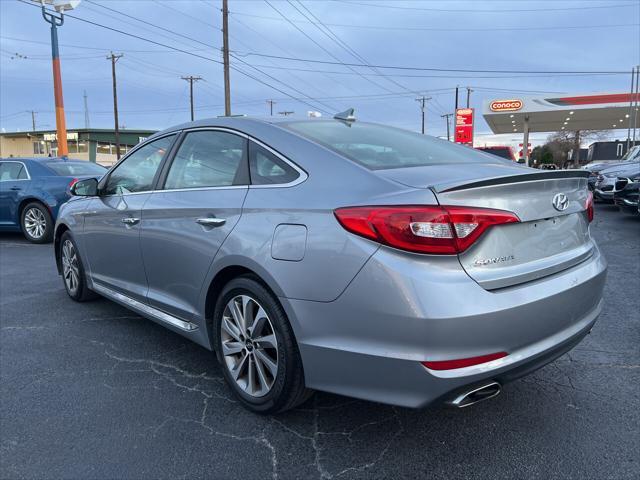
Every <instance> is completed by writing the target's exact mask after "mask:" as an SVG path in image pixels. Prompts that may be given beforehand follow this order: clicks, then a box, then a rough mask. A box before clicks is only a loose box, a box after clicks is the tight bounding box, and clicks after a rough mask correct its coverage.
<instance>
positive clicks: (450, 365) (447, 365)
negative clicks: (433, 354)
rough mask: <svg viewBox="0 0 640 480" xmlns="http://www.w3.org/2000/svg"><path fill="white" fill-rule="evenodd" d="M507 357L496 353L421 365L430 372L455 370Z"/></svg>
mask: <svg viewBox="0 0 640 480" xmlns="http://www.w3.org/2000/svg"><path fill="white" fill-rule="evenodd" d="M507 355H508V354H507V352H496V353H490V354H488V355H481V356H479V357H470V358H456V359H454V360H439V361H435V362H421V363H422V365H424V366H425V367H427V368H428V369H430V370H455V369H456V368H464V367H471V366H473V365H480V364H481V363H487V362H491V361H493V360H497V359H499V358H504V357H506V356H507Z"/></svg>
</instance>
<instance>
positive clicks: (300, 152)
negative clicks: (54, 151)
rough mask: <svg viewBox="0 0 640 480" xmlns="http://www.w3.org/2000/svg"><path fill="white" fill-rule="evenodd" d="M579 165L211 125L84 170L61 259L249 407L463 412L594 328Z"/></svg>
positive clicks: (598, 290) (240, 121) (598, 284)
mask: <svg viewBox="0 0 640 480" xmlns="http://www.w3.org/2000/svg"><path fill="white" fill-rule="evenodd" d="M587 176H588V173H587V172H582V171H575V170H574V171H557V172H541V171H540V170H535V169H529V168H525V167H522V166H519V165H515V164H514V163H513V162H510V161H504V160H502V159H500V158H498V157H496V156H493V155H487V154H484V153H481V152H478V151H476V150H472V149H470V148H467V147H462V146H457V145H454V144H451V143H449V142H446V141H442V140H438V139H435V138H432V137H428V136H424V135H419V134H416V133H412V132H408V131H404V130H400V129H396V128H391V127H386V126H382V125H376V124H370V123H361V122H358V121H353V119H352V118H350V117H345V118H341V119H339V120H334V119H326V120H325V119H309V120H291V119H288V118H280V119H275V118H270V119H268V120H258V119H249V118H219V119H212V120H203V121H197V122H194V123H189V124H185V125H180V126H177V127H175V128H171V129H169V130H166V131H164V132H161V133H159V134H156V135H154V136H153V137H151V138H149V139H148V140H147V141H145V142H144V143H142V144H141V145H139V146H138V147H137V148H135V149H133V150H132V151H130V152H129V153H128V154H127V155H126V156H125V157H124V158H123V159H122V160H121V161H120V162H119V163H118V164H116V165H115V166H114V167H112V168H111V170H110V171H109V172H108V173H107V174H106V175H105V176H104V177H103V178H102V179H101V180H100V182H98V181H96V180H83V181H81V182H78V183H76V184H75V186H74V189H73V192H74V194H75V195H76V197H75V198H74V199H72V200H71V201H69V202H68V203H67V204H65V206H64V207H63V209H62V211H61V212H60V216H59V219H58V222H57V225H56V229H55V252H56V260H57V264H58V268H59V271H60V273H61V274H62V276H63V279H64V285H65V287H66V290H67V292H68V294H69V295H70V296H71V298H73V299H74V300H78V301H83V300H86V299H88V298H90V297H91V296H92V295H93V294H95V293H98V294H100V295H102V296H104V297H107V298H109V299H112V300H113V301H116V302H118V303H120V304H122V305H124V306H126V307H127V308H130V309H131V310H134V311H135V312H137V313H139V314H140V315H143V316H145V317H148V318H150V319H151V320H153V321H156V322H158V323H160V324H162V325H164V326H166V327H167V328H169V329H171V330H173V331H175V332H178V333H180V334H181V335H184V336H185V337H187V338H190V339H191V340H193V341H195V342H197V343H199V344H200V345H202V346H204V347H205V348H208V349H211V350H215V352H216V355H217V358H218V361H219V362H220V363H221V365H222V370H223V372H224V375H225V377H226V380H227V381H228V384H229V386H230V388H231V389H232V390H233V391H234V392H235V395H237V397H238V398H239V399H240V400H241V402H242V403H243V404H244V405H245V406H246V407H248V408H249V409H251V410H253V411H256V412H262V413H272V412H279V411H283V410H286V409H289V408H292V407H295V406H296V405H298V404H300V403H301V402H303V401H304V400H305V399H306V398H308V396H309V394H310V392H311V391H312V390H323V391H328V392H334V393H338V394H342V395H348V396H352V397H357V398H362V399H367V400H373V401H378V402H384V403H390V404H395V405H402V406H408V407H423V406H426V405H428V404H431V403H434V402H446V403H450V404H452V405H455V406H458V407H464V406H467V405H471V404H473V403H475V402H477V401H479V400H482V399H485V398H489V397H492V396H495V395H496V394H498V393H499V392H500V389H501V388H502V385H504V384H505V383H507V382H509V381H511V380H513V379H515V378H518V377H520V376H522V375H525V374H527V373H530V372H532V371H534V370H536V369H537V368H540V367H541V366H543V365H545V364H547V363H548V362H551V361H552V360H554V359H555V358H557V357H559V356H560V355H562V354H563V353H565V352H567V351H568V350H570V349H571V348H572V347H574V346H575V345H576V344H577V343H578V342H580V340H581V339H582V338H583V337H584V336H585V335H586V334H587V333H588V332H589V331H590V330H591V328H592V327H593V325H594V323H595V321H596V318H597V317H598V315H599V313H600V309H601V305H602V300H601V299H602V292H603V286H604V282H605V274H606V262H605V259H604V258H603V257H602V255H601V253H600V251H599V250H598V247H597V246H596V244H595V243H594V241H593V239H592V238H591V235H590V232H589V223H590V221H591V220H592V218H593V206H592V201H591V196H590V194H589V193H588V191H587Z"/></svg>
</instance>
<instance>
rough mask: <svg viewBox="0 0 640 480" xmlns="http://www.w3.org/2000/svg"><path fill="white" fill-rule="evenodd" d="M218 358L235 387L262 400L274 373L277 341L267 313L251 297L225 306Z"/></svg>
mask: <svg viewBox="0 0 640 480" xmlns="http://www.w3.org/2000/svg"><path fill="white" fill-rule="evenodd" d="M220 336H221V345H222V355H223V357H224V361H225V364H226V366H227V368H228V370H229V373H230V374H231V377H232V378H233V380H234V381H235V382H236V384H237V385H238V387H240V389H242V390H243V391H244V392H245V393H247V394H248V395H251V396H253V397H263V396H264V395H266V394H267V393H269V391H270V390H271V388H272V387H273V384H274V382H275V380H276V376H277V373H278V341H277V339H276V335H275V332H274V330H273V325H272V324H271V321H270V320H269V316H268V315H267V312H266V311H265V310H264V309H263V308H262V306H261V305H260V304H259V303H258V302H257V301H256V300H255V299H254V298H252V297H250V296H248V295H237V296H235V297H233V298H232V299H231V300H230V301H229V302H228V303H227V305H226V307H225V309H224V312H223V314H222V322H221V328H220Z"/></svg>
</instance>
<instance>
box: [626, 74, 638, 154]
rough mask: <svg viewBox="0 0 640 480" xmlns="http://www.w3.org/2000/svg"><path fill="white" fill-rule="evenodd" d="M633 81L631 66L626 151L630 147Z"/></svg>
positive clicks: (634, 77) (634, 75)
mask: <svg viewBox="0 0 640 480" xmlns="http://www.w3.org/2000/svg"><path fill="white" fill-rule="evenodd" d="M635 82H636V67H633V68H632V69H631V94H630V95H629V113H628V114H627V117H628V118H629V126H628V128H627V152H628V151H629V148H630V147H631V124H632V123H633V92H634V91H635V89H636V87H635ZM634 126H635V125H634Z"/></svg>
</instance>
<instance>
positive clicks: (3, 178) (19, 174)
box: [0, 162, 29, 182]
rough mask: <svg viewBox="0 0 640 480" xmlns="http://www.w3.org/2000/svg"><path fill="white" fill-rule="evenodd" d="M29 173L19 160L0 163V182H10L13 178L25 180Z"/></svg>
mask: <svg viewBox="0 0 640 480" xmlns="http://www.w3.org/2000/svg"><path fill="white" fill-rule="evenodd" d="M28 178H29V175H28V174H27V169H26V168H25V167H24V165H23V164H22V163H20V162H2V163H0V182H11V181H15V180H27V179H28Z"/></svg>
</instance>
